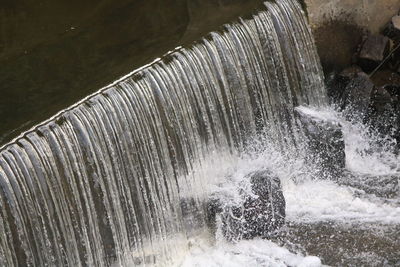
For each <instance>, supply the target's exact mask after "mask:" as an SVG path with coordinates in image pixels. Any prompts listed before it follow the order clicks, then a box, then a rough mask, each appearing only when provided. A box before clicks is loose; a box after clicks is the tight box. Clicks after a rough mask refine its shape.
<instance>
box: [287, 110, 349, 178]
mask: <svg viewBox="0 0 400 267" xmlns="http://www.w3.org/2000/svg"><path fill="white" fill-rule="evenodd" d="M307 111H308V109H306V108H304V107H298V108H296V109H295V114H296V116H297V118H298V122H299V125H300V127H301V129H302V130H303V132H304V134H305V137H306V139H307V148H308V149H309V151H308V154H307V157H306V159H307V161H308V162H309V163H311V165H312V166H313V167H315V168H314V170H317V171H316V172H317V173H316V174H318V176H319V178H333V179H336V178H337V177H338V176H340V175H341V174H342V172H343V170H344V168H345V164H346V154H345V144H344V139H343V132H342V127H341V125H340V124H339V123H338V122H337V121H335V120H334V119H328V118H322V117H318V116H317V114H314V113H312V112H307Z"/></svg>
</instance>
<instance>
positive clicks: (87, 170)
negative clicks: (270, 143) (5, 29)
mask: <svg viewBox="0 0 400 267" xmlns="http://www.w3.org/2000/svg"><path fill="white" fill-rule="evenodd" d="M325 103H326V97H325V88H324V86H323V76H322V72H321V67H320V64H319V62H318V56H317V54H316V49H315V45H314V43H313V38H312V36H311V33H310V30H309V28H308V26H307V23H306V20H305V17H304V14H303V11H302V10H301V8H300V5H299V4H298V3H297V2H295V1H288V0H277V1H276V2H270V1H269V2H266V3H265V9H264V10H261V11H259V12H257V13H256V14H254V15H253V16H252V17H251V18H242V19H240V20H239V21H238V22H235V23H232V24H229V25H225V26H224V27H223V28H222V29H221V30H220V31H218V32H213V33H211V34H210V35H208V36H207V37H206V38H204V39H202V40H200V41H198V42H196V43H195V44H193V45H192V46H190V47H187V48H179V49H177V50H175V51H173V52H171V53H170V54H168V55H166V56H165V57H163V58H162V59H161V60H159V61H157V62H155V63H153V64H152V65H150V66H148V67H146V68H143V69H141V70H139V71H137V72H135V73H133V74H132V75H130V76H129V77H126V78H125V79H123V80H121V81H119V82H118V83H115V84H113V85H111V86H109V87H107V88H105V89H103V90H101V91H99V92H98V93H97V94H95V95H93V96H91V97H90V98H88V99H86V100H84V101H82V102H80V103H77V104H76V105H74V106H73V107H71V108H69V109H68V110H65V111H63V112H62V113H60V114H58V115H57V116H56V117H55V118H53V119H52V120H49V121H47V122H45V123H43V124H41V125H39V126H37V127H36V128H35V129H33V130H31V131H29V132H27V133H25V134H24V135H23V136H21V137H20V138H18V139H17V140H15V142H13V143H10V144H9V145H7V146H5V147H4V148H2V149H1V150H0V265H2V266H3V265H6V266H26V265H28V266H46V265H58V266H60V265H63V266H64V265H65V266H87V265H89V266H110V265H113V264H116V265H128V264H136V265H144V264H155V265H165V264H171V263H173V262H175V261H177V260H179V254H180V253H183V252H184V251H185V249H187V247H188V239H189V238H190V237H192V236H194V235H197V234H199V233H201V232H202V231H207V224H206V211H205V201H206V198H207V188H208V187H207V186H208V182H209V181H211V180H212V179H214V177H206V176H207V175H206V174H205V173H203V172H202V166H203V165H204V164H205V162H206V160H207V159H210V158H213V157H217V156H218V154H219V153H220V152H229V153H232V154H240V153H241V152H242V151H244V150H245V149H246V145H247V144H248V142H250V141H251V140H252V139H254V138H257V136H260V135H262V134H263V132H264V130H265V129H266V128H268V130H269V131H270V132H273V133H276V135H277V136H280V137H281V138H283V139H290V138H291V137H290V136H291V132H292V129H291V122H292V121H293V108H294V106H296V105H298V104H302V105H307V104H310V105H315V106H319V105H324V104H325Z"/></svg>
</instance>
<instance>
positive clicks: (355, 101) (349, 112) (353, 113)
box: [342, 72, 375, 118]
mask: <svg viewBox="0 0 400 267" xmlns="http://www.w3.org/2000/svg"><path fill="white" fill-rule="evenodd" d="M374 88H375V85H374V84H373V82H372V81H371V80H370V78H369V76H368V75H367V74H366V73H364V72H359V73H357V74H356V76H355V78H354V79H352V80H351V81H350V82H349V83H348V84H347V86H346V88H345V90H344V92H343V106H342V108H343V109H345V110H346V112H345V113H346V114H345V115H346V116H350V117H360V118H363V117H364V116H365V115H366V114H367V113H368V109H369V105H370V102H371V93H372V92H373V90H374Z"/></svg>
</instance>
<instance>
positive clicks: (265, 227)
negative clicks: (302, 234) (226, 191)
mask: <svg viewBox="0 0 400 267" xmlns="http://www.w3.org/2000/svg"><path fill="white" fill-rule="evenodd" d="M244 181H249V182H250V187H251V192H245V191H244V190H239V189H238V190H239V195H240V202H239V203H240V204H234V203H237V202H233V201H232V203H230V202H227V200H222V199H216V198H214V199H213V200H211V201H210V204H209V211H211V217H212V216H215V215H216V214H220V217H221V221H222V233H223V235H224V237H225V238H226V239H227V240H229V241H238V240H241V239H251V238H254V237H262V238H268V236H269V235H270V234H271V233H272V232H273V231H275V230H277V229H279V228H280V227H282V226H283V225H284V223H285V216H286V215H285V207H286V204H285V198H284V196H283V193H282V188H281V183H280V180H279V178H278V177H276V176H274V175H273V174H272V173H271V172H270V171H267V170H263V171H258V172H255V173H251V174H249V175H248V176H247V177H245V179H244Z"/></svg>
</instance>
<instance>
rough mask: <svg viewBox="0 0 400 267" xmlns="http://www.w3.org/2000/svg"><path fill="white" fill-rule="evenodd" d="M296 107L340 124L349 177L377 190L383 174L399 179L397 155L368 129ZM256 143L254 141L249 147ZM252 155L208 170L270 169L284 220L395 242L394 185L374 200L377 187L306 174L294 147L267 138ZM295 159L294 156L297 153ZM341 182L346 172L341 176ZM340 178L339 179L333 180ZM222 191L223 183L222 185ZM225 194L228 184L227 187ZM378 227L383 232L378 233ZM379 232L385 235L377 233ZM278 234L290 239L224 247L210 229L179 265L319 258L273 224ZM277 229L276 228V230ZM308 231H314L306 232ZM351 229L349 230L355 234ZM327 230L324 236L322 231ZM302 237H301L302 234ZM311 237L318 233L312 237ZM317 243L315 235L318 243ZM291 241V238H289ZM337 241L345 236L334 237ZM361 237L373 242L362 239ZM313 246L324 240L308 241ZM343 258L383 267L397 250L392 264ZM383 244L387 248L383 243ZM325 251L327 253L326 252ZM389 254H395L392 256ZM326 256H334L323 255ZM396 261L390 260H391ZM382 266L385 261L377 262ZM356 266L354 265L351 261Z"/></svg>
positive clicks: (399, 220) (398, 216)
mask: <svg viewBox="0 0 400 267" xmlns="http://www.w3.org/2000/svg"><path fill="white" fill-rule="evenodd" d="M301 109H302V111H304V112H305V113H308V114H310V115H313V116H317V117H318V118H319V119H320V120H328V121H331V120H335V121H337V122H340V124H341V125H342V126H343V132H344V139H345V143H346V169H347V170H348V171H349V172H351V173H352V174H353V175H354V176H355V177H359V178H362V177H365V176H366V175H368V177H369V179H371V180H375V181H376V182H377V183H378V184H379V185H380V187H381V188H384V187H385V181H384V180H381V181H380V180H379V179H380V178H381V177H385V176H395V177H399V176H400V156H399V155H396V154H395V153H393V151H391V147H392V146H391V140H385V139H384V138H382V137H379V136H376V135H371V133H370V132H369V131H368V126H367V125H364V124H361V123H355V122H354V121H348V120H346V119H345V118H344V117H343V116H342V114H340V113H339V112H336V111H335V110H334V108H324V109H320V108H308V107H301ZM255 146H257V147H258V146H259V144H255ZM258 151H259V152H260V153H257V155H254V154H251V155H247V156H242V157H240V158H236V159H235V160H233V159H232V158H231V159H230V160H225V161H224V163H220V165H221V166H223V168H221V169H223V170H224V171H223V172H224V174H222V173H221V172H216V173H214V174H213V175H214V176H219V175H225V176H227V175H231V176H234V177H236V179H237V180H240V179H241V178H243V177H244V175H245V174H246V173H250V172H252V171H254V170H259V169H262V168H268V169H272V170H274V171H275V172H276V174H277V175H278V176H279V177H280V179H281V181H282V182H283V193H284V195H285V199H286V207H287V209H286V215H287V224H288V225H289V226H288V227H289V228H290V225H295V227H301V225H302V224H303V225H304V224H308V225H311V231H310V235H313V230H314V231H316V230H315V229H313V227H314V226H315V228H317V226H318V225H319V224H323V223H325V224H332V225H335V227H336V228H337V229H339V230H343V229H346V228H348V227H349V228H351V229H357V228H359V227H360V228H361V229H363V228H366V230H367V231H370V232H371V234H370V235H374V234H373V233H374V232H378V236H379V235H383V237H384V238H387V237H385V235H388V233H389V234H394V235H395V236H393V238H394V240H397V241H395V242H396V243H397V247H398V245H399V244H398V242H399V241H398V237H397V236H396V234H398V231H399V229H400V202H399V201H398V197H399V196H400V187H398V186H397V187H396V188H394V190H395V194H396V197H394V198H392V197H389V198H388V197H379V196H377V195H379V191H375V192H374V193H366V192H365V190H363V188H365V186H367V185H368V184H370V183H369V182H370V181H368V180H365V179H359V180H357V179H354V177H352V179H351V183H352V185H351V186H349V185H346V184H341V185H340V184H338V183H337V182H333V181H329V180H321V179H316V177H315V176H314V175H312V173H310V167H311V168H312V166H306V163H305V161H304V156H305V155H301V154H300V155H299V153H298V151H296V150H292V151H290V149H288V150H285V152H282V150H281V149H280V148H279V147H276V146H275V145H274V144H273V143H268V142H267V143H263V145H262V148H260V147H258ZM299 156H300V157H299ZM341 179H344V180H345V181H347V182H350V181H348V179H349V178H348V177H341ZM339 180H340V179H339ZM398 182H399V181H398V178H397V183H396V185H398ZM226 188H229V186H226ZM227 190H228V191H232V190H233V189H232V188H229V189H227ZM380 231H382V232H383V233H379V232H380ZM385 231H387V233H385ZM280 232H283V233H284V232H289V233H288V235H291V237H290V238H287V237H285V238H287V239H289V240H293V242H294V243H292V241H290V242H282V240H279V238H273V237H272V239H273V241H268V240H262V239H255V240H243V241H240V242H238V243H235V244H232V243H230V242H226V241H225V239H224V238H223V237H222V236H221V235H218V234H217V240H216V241H215V243H213V244H210V243H207V244H205V243H202V242H199V240H194V241H193V242H192V243H193V246H192V248H191V250H190V253H189V254H188V256H187V257H186V258H185V260H184V263H183V264H182V266H187V267H189V266H199V267H200V266H201V267H203V266H215V267H217V266H219V267H222V266H226V267H227V266H302V267H306V266H308V267H311V266H323V265H322V262H321V259H319V258H318V257H315V256H312V255H309V254H308V253H307V251H306V249H305V248H304V247H303V246H304V244H303V243H302V242H301V241H300V240H301V239H300V238H299V237H298V236H297V235H299V233H298V232H294V233H291V232H290V229H285V228H283V229H281V230H280ZM279 234H280V233H277V235H279ZM314 234H315V235H317V234H318V232H316V233H314ZM355 234H357V232H356V231H355ZM329 235H330V236H329ZM329 235H328V238H334V237H335V235H340V231H336V232H333V233H329ZM308 237H309V236H308V235H307V234H306V235H305V238H308ZM317 238H318V237H317ZM320 241H322V240H320ZM296 242H297V243H296ZM341 242H343V243H345V242H348V240H347V241H346V240H341ZM368 242H373V241H371V240H369V241H368ZM314 245H316V246H318V245H321V246H324V245H325V244H322V243H321V244H314ZM333 249H334V251H336V253H338V252H339V251H337V250H346V247H345V246H342V245H341V244H337V246H336V247H334V248H333ZM347 249H348V250H349V252H350V253H352V254H351V255H348V256H349V258H352V259H356V260H358V264H360V262H361V263H362V262H363V261H360V259H359V258H362V259H363V260H364V264H366V265H371V266H379V265H381V264H384V265H387V266H391V265H392V264H396V262H397V263H398V260H400V253H399V252H398V251H397V252H395V253H397V254H395V255H394V257H395V261H394V262H392V263H390V262H389V261H388V260H387V259H385V258H384V257H383V256H379V255H376V254H375V253H374V252H373V251H371V252H369V253H363V252H359V254H357V248H347ZM386 249H387V248H386ZM330 253H333V252H332V250H331V251H330ZM396 255H397V256H396ZM331 257H334V256H333V255H331ZM396 259H397V260H396ZM385 263H386V264H385ZM356 265H357V264H355V266H356Z"/></svg>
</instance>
